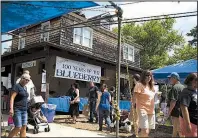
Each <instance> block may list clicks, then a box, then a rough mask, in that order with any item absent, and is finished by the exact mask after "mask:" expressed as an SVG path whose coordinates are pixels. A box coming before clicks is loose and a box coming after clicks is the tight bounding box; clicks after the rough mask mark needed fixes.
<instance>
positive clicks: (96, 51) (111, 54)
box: [12, 13, 140, 67]
mask: <svg viewBox="0 0 198 138" xmlns="http://www.w3.org/2000/svg"><path fill="white" fill-rule="evenodd" d="M84 21H87V20H86V19H85V18H83V17H80V16H79V15H76V14H74V13H70V14H67V15H64V16H62V17H59V18H56V19H53V20H51V21H50V27H51V28H59V29H56V30H54V31H51V32H50V34H49V42H51V43H55V44H58V45H60V46H62V47H64V48H66V49H75V50H77V51H79V53H80V52H81V53H84V54H90V55H93V56H96V57H98V58H100V59H102V60H104V61H113V62H115V61H116V59H117V35H116V34H114V33H112V32H110V31H109V30H107V29H104V28H102V27H93V26H92V27H90V28H92V29H93V45H92V48H88V47H85V46H81V45H78V44H75V43H73V30H74V28H73V27H65V26H69V25H72V24H75V23H79V22H84ZM60 28H61V29H60ZM40 30H41V24H37V25H35V26H34V27H32V28H29V29H27V30H26V34H27V35H30V34H32V33H35V32H39V31H40ZM40 36H41V34H37V35H33V36H28V37H26V46H25V47H28V46H29V45H32V44H35V43H39V42H41V40H40ZM132 46H133V45H132ZM134 47H135V52H134V54H135V62H130V61H125V60H124V59H123V48H122V52H121V54H122V57H121V60H122V62H123V63H126V62H127V63H129V65H131V66H134V67H140V59H139V48H138V47H137V45H135V46H134ZM17 49H18V39H16V40H14V41H13V44H12V51H14V50H17Z"/></svg>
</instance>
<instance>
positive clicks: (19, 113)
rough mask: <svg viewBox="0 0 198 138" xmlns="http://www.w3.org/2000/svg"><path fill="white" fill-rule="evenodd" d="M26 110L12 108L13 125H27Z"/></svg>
mask: <svg viewBox="0 0 198 138" xmlns="http://www.w3.org/2000/svg"><path fill="white" fill-rule="evenodd" d="M27 119H28V118H27V110H20V109H15V110H14V116H13V121H14V125H15V127H22V126H26V125H27Z"/></svg>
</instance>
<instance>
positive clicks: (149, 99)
mask: <svg viewBox="0 0 198 138" xmlns="http://www.w3.org/2000/svg"><path fill="white" fill-rule="evenodd" d="M168 78H169V80H170V83H171V85H172V88H171V90H170V91H169V92H168V96H167V97H168V105H167V106H168V107H169V112H168V116H170V117H171V119H172V124H173V134H172V136H173V137H176V136H177V135H179V136H180V137H183V136H185V137H197V117H198V115H197V74H196V73H192V74H190V75H189V76H187V78H186V80H185V82H184V84H185V85H182V84H181V83H180V81H179V80H180V76H179V75H178V74H177V73H175V72H174V73H172V74H170V75H169V76H168ZM4 91H5V93H6V90H4ZM130 91H131V94H132V99H131V101H132V106H133V108H135V109H136V110H135V111H136V112H135V115H136V122H134V124H135V125H136V127H137V128H138V129H140V132H139V134H138V135H139V136H140V137H148V136H149V132H150V130H151V129H155V101H154V97H155V94H156V92H155V89H154V78H153V75H152V72H151V71H149V70H146V71H143V72H142V74H141V75H138V74H136V75H134V85H133V87H132V89H131V90H130ZM34 95H35V87H34V84H33V82H32V81H31V76H30V74H29V71H24V73H23V75H22V76H21V77H20V78H19V79H18V80H17V82H16V84H15V85H14V86H13V88H12V92H11V97H10V115H11V116H13V120H14V125H15V128H14V129H13V130H12V131H11V132H10V134H9V136H8V137H14V136H15V135H16V134H17V133H19V132H20V136H21V137H26V126H27V108H28V101H29V100H30V99H31V97H32V96H34ZM69 96H71V101H70V109H69V111H70V114H71V117H72V118H73V123H76V121H77V117H78V116H79V103H80V89H79V85H78V83H74V84H72V85H71V90H70V92H69ZM87 96H88V101H89V109H90V116H89V120H88V122H90V123H93V122H94V120H95V123H98V125H99V130H100V131H102V129H103V128H102V125H103V119H105V123H106V125H107V128H108V129H109V130H110V124H111V122H112V120H113V115H112V111H113V110H112V109H113V105H114V104H113V103H114V100H115V87H111V88H110V89H108V87H107V85H106V84H102V86H101V88H100V89H99V88H98V87H97V86H95V84H94V83H93V82H90V88H89V92H88V94H87Z"/></svg>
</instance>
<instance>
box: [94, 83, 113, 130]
mask: <svg viewBox="0 0 198 138" xmlns="http://www.w3.org/2000/svg"><path fill="white" fill-rule="evenodd" d="M110 102H111V95H110V93H109V92H108V91H107V85H106V84H103V85H102V87H101V93H98V101H97V105H96V110H98V109H99V131H102V125H103V118H104V119H105V122H106V124H107V127H108V129H110V124H111V120H110V106H111V105H110Z"/></svg>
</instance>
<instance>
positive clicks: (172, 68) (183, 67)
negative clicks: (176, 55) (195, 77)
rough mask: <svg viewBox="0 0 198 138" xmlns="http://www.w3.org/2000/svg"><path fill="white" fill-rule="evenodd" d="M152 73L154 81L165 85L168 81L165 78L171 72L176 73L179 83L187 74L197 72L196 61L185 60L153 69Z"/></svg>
mask: <svg viewBox="0 0 198 138" xmlns="http://www.w3.org/2000/svg"><path fill="white" fill-rule="evenodd" d="M152 72H153V75H154V78H155V81H156V82H159V83H166V82H167V81H168V79H167V76H168V75H170V74H171V73H172V72H177V73H178V74H179V75H180V78H181V82H183V81H184V80H185V78H186V77H187V75H188V74H190V73H195V72H197V60H196V59H191V60H187V61H184V62H181V63H177V64H173V65H169V66H166V67H164V68H160V69H155V70H153V71H152Z"/></svg>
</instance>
